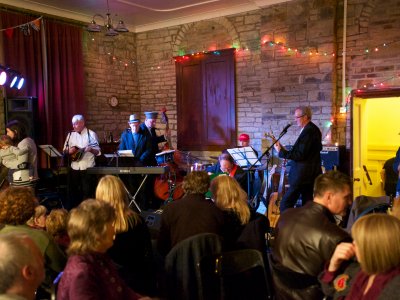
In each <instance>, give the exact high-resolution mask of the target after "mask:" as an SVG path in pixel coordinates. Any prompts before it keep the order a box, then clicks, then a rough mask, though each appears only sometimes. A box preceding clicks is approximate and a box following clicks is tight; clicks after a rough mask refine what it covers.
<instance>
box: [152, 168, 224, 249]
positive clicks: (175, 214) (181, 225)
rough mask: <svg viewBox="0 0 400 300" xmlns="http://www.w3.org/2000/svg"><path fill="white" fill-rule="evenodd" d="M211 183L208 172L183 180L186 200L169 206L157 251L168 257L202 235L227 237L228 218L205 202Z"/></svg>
mask: <svg viewBox="0 0 400 300" xmlns="http://www.w3.org/2000/svg"><path fill="white" fill-rule="evenodd" d="M209 185H210V179H209V176H208V175H207V173H206V172H204V171H195V172H191V173H190V174H188V175H187V176H186V177H185V178H184V180H183V190H184V192H185V196H184V197H183V198H182V199H180V200H178V201H174V202H171V203H169V204H167V206H165V209H164V210H163V213H162V215H161V226H160V232H159V237H158V242H157V248H158V251H159V253H160V254H161V255H162V256H165V255H166V254H167V253H168V252H169V251H170V250H171V248H172V247H174V246H175V245H176V244H177V243H178V242H180V241H183V240H184V239H186V238H188V237H191V236H194V235H197V234H200V233H215V234H218V235H223V225H224V214H223V212H222V211H221V210H220V209H219V208H218V207H216V206H215V204H214V203H213V202H212V201H211V200H208V199H206V198H205V193H206V192H207V191H208V189H209Z"/></svg>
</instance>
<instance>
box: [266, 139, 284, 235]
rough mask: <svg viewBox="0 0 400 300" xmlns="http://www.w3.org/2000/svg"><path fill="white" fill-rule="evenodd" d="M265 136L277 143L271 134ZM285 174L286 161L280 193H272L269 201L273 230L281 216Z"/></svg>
mask: <svg viewBox="0 0 400 300" xmlns="http://www.w3.org/2000/svg"><path fill="white" fill-rule="evenodd" d="M264 136H265V137H266V138H271V139H272V142H273V143H275V142H276V138H275V136H274V135H273V134H271V133H265V134H264ZM285 172H286V159H284V160H283V161H282V166H281V173H280V177H279V185H278V191H277V192H273V193H271V195H270V197H269V201H268V220H269V223H270V226H271V227H272V228H275V226H276V223H278V219H279V216H280V209H279V205H280V202H281V199H282V196H283V185H284V181H285Z"/></svg>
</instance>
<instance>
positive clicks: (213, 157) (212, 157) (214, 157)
mask: <svg viewBox="0 0 400 300" xmlns="http://www.w3.org/2000/svg"><path fill="white" fill-rule="evenodd" d="M209 158H211V159H216V160H218V156H209Z"/></svg>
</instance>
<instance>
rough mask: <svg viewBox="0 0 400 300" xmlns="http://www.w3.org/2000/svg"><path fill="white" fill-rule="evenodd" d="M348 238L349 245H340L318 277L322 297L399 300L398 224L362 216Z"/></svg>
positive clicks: (385, 217)
mask: <svg viewBox="0 0 400 300" xmlns="http://www.w3.org/2000/svg"><path fill="white" fill-rule="evenodd" d="M351 234H352V236H353V243H340V244H339V245H338V246H337V247H336V249H335V251H334V253H333V255H332V258H331V259H330V261H329V263H328V264H327V267H326V269H325V270H324V272H323V273H322V274H321V275H320V276H319V280H320V282H321V284H322V288H323V290H324V293H325V294H326V295H328V296H332V297H333V299H370V300H374V299H385V300H388V299H399V298H398V290H399V288H400V220H399V219H398V218H396V217H394V216H390V215H387V214H380V213H377V214H370V215H366V216H363V217H361V218H360V219H358V220H357V221H356V222H355V223H354V225H353V226H352V229H351ZM354 257H355V258H356V259H357V261H354V260H353V258H354Z"/></svg>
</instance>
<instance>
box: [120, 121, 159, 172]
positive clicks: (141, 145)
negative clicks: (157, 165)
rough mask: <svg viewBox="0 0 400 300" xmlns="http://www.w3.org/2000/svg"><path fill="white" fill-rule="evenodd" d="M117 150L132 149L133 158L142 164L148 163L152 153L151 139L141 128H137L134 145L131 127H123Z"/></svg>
mask: <svg viewBox="0 0 400 300" xmlns="http://www.w3.org/2000/svg"><path fill="white" fill-rule="evenodd" d="M119 150H132V153H133V155H134V156H135V158H137V159H138V160H139V161H140V162H141V163H143V164H144V165H148V164H149V163H150V160H151V154H152V148H151V140H150V138H149V137H148V136H147V135H146V134H144V133H143V131H141V130H139V133H138V141H137V145H135V143H134V140H133V135H132V131H131V129H130V128H128V129H125V130H124V131H123V132H122V135H121V142H120V144H119Z"/></svg>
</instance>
